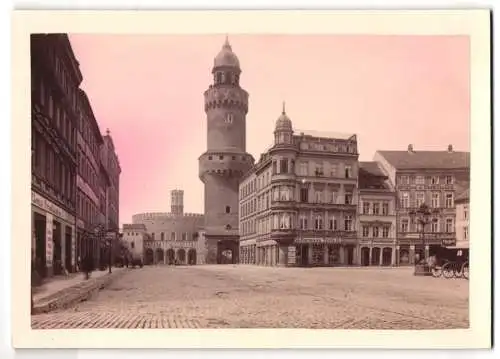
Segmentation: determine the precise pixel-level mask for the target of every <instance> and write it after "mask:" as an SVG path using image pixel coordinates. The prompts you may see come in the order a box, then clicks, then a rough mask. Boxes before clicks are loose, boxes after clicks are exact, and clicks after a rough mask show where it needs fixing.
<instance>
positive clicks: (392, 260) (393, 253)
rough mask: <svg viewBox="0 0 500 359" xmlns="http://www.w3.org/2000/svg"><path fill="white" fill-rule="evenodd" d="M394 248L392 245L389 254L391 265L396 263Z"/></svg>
mask: <svg viewBox="0 0 500 359" xmlns="http://www.w3.org/2000/svg"><path fill="white" fill-rule="evenodd" d="M396 252H397V251H396V248H394V247H392V256H391V266H393V267H394V266H395V264H396Z"/></svg>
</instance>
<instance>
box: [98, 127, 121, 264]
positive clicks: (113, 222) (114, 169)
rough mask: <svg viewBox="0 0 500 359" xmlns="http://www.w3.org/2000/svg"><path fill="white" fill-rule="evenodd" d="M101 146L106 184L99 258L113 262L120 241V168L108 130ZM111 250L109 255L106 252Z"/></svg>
mask: <svg viewBox="0 0 500 359" xmlns="http://www.w3.org/2000/svg"><path fill="white" fill-rule="evenodd" d="M103 141H104V143H103V145H102V146H101V153H100V157H101V163H102V165H103V168H102V169H101V170H102V171H103V172H104V173H103V174H102V178H103V183H106V184H108V186H107V187H106V188H105V190H104V191H103V192H104V197H103V198H104V200H105V203H106V204H105V206H104V208H103V209H104V219H105V226H104V227H105V230H106V232H107V235H106V241H103V242H101V248H100V257H103V256H105V258H109V257H110V256H111V261H115V260H116V259H117V258H118V257H120V255H121V253H120V245H119V244H120V239H119V235H118V234H119V223H120V222H119V214H120V212H119V208H120V174H121V167H120V161H119V159H118V155H117V153H116V150H115V145H114V143H113V139H112V137H111V134H110V131H109V129H107V130H106V135H104V136H103ZM109 250H111V251H112V253H111V254H110V253H109V252H108V251H109Z"/></svg>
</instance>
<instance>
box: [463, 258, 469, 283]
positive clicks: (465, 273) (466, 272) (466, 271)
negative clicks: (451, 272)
mask: <svg viewBox="0 0 500 359" xmlns="http://www.w3.org/2000/svg"><path fill="white" fill-rule="evenodd" d="M462 277H463V278H465V279H467V280H469V262H465V263H464V264H462Z"/></svg>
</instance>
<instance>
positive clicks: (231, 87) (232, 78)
mask: <svg viewBox="0 0 500 359" xmlns="http://www.w3.org/2000/svg"><path fill="white" fill-rule="evenodd" d="M212 73H213V80H214V82H213V84H211V85H210V86H209V88H208V90H206V91H205V93H204V97H205V112H206V114H207V151H206V152H205V153H203V154H202V155H201V156H200V157H199V177H200V179H201V181H202V182H203V184H204V186H205V236H206V241H207V246H208V251H207V258H206V262H207V263H227V262H230V263H238V254H239V250H238V248H239V247H238V245H239V241H238V240H239V230H238V186H239V184H240V180H241V177H242V176H243V174H244V173H245V172H246V171H248V169H249V168H250V167H251V166H252V164H253V158H252V156H251V155H249V154H248V153H247V152H246V114H247V112H248V93H247V92H246V91H245V90H244V89H243V88H241V86H240V74H241V69H240V62H239V60H238V58H237V56H236V55H235V54H234V53H233V51H232V48H231V45H230V44H229V42H228V40H227V38H226V42H225V43H224V46H223V47H222V50H221V51H220V52H219V54H218V55H217V56H216V57H215V60H214V66H213V69H212ZM225 258H227V259H225Z"/></svg>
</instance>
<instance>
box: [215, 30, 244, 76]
mask: <svg viewBox="0 0 500 359" xmlns="http://www.w3.org/2000/svg"><path fill="white" fill-rule="evenodd" d="M219 67H232V68H235V69H238V70H239V69H240V60H238V56H236V54H235V53H234V52H233V49H232V47H231V44H230V43H229V39H228V37H227V36H226V41H225V42H224V45H222V49H221V50H220V51H219V53H218V54H217V56H216V57H215V59H214V71H215V69H217V68H219Z"/></svg>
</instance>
